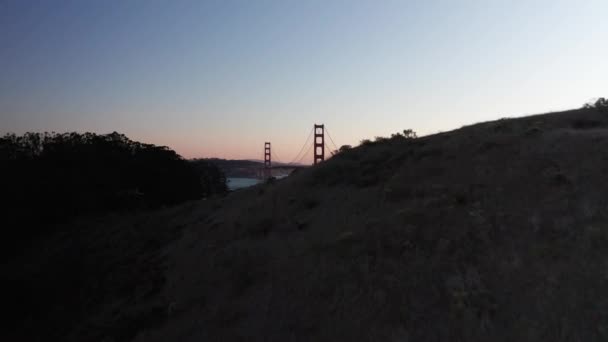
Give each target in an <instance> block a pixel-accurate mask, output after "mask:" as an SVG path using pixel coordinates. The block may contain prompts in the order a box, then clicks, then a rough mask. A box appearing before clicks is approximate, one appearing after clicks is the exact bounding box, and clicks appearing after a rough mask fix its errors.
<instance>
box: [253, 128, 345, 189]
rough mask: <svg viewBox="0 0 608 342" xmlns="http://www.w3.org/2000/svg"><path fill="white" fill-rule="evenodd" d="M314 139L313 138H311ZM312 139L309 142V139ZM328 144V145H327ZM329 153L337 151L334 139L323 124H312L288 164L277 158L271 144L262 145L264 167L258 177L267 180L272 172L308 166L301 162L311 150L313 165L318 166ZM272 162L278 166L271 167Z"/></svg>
mask: <svg viewBox="0 0 608 342" xmlns="http://www.w3.org/2000/svg"><path fill="white" fill-rule="evenodd" d="M326 134H327V137H328V138H329V141H326V140H325V135H326ZM313 137H314V138H313ZM311 138H313V140H312V141H311V140H310V139H311ZM328 142H329V144H330V145H328ZM326 149H327V151H329V153H330V155H332V154H334V153H335V152H336V151H337V150H338V146H337V145H336V143H335V142H334V139H333V138H332V137H331V135H330V134H329V131H328V130H327V127H325V125H324V124H320V125H317V124H314V126H313V128H312V129H311V130H310V132H309V134H308V137H307V138H306V141H305V142H304V144H303V145H302V148H300V152H298V154H296V156H295V157H293V158H292V159H291V161H290V162H285V161H284V160H283V161H282V160H281V159H279V158H277V155H276V152H275V151H273V150H272V145H271V142H269V141H267V142H265V143H264V167H263V168H261V169H260V171H259V173H258V177H260V178H263V179H268V178H271V177H272V170H276V169H282V170H294V169H298V168H304V167H308V165H302V161H303V160H304V159H305V158H306V156H308V155H309V153H310V152H311V150H312V153H313V159H312V160H313V165H316V164H319V163H321V162H323V161H324V160H325V156H326V154H325V151H326ZM273 160H274V161H276V162H277V163H278V164H276V165H273Z"/></svg>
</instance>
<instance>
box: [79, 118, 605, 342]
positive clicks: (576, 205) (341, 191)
mask: <svg viewBox="0 0 608 342" xmlns="http://www.w3.org/2000/svg"><path fill="white" fill-rule="evenodd" d="M607 171H608V114H607V113H605V112H604V111H602V110H599V109H596V108H586V109H581V110H575V111H568V112H562V113H554V114H547V115H538V116H530V117H525V118H519V119H502V120H498V121H493V122H487V123H481V124H476V125H472V126H467V127H463V128H461V129H459V130H455V131H452V132H447V133H441V134H437V135H433V136H427V137H423V138H417V139H413V138H412V139H407V138H403V137H399V136H395V137H393V138H389V139H381V140H379V141H378V142H367V143H366V144H364V145H362V146H360V147H358V148H353V149H350V150H347V151H344V152H342V153H339V154H338V155H336V156H335V157H334V158H332V159H331V160H329V161H327V162H325V163H323V164H321V165H319V166H318V167H314V168H311V169H306V170H299V171H298V172H297V173H296V174H294V175H293V176H291V177H289V178H287V179H285V180H282V181H278V182H276V183H274V184H267V185H260V186H257V187H254V188H250V189H247V190H244V191H239V192H236V193H232V194H230V195H228V196H226V197H224V198H219V199H216V200H214V201H200V202H195V203H192V204H189V206H187V207H181V208H178V209H175V210H174V211H164V212H162V213H159V214H153V215H151V216H150V217H149V218H146V219H147V220H149V221H151V222H155V223H154V226H156V227H162V226H163V222H164V223H167V222H173V221H171V220H177V221H179V222H180V223H179V227H181V228H179V229H178V230H180V231H181V236H180V237H179V238H178V239H176V240H171V241H173V242H170V243H169V242H167V243H164V241H163V242H159V246H157V249H158V250H161V249H160V248H161V247H162V252H158V253H159V254H158V255H161V256H162V258H160V259H159V260H156V259H153V260H151V261H150V262H152V263H161V261H162V265H164V266H163V268H162V269H161V270H162V273H161V275H162V286H161V287H160V288H159V289H157V290H150V294H149V296H144V295H142V296H139V297H138V296H135V295H130V296H131V297H128V298H131V301H127V302H124V303H118V304H116V308H115V310H116V315H117V316H116V317H118V316H119V315H120V314H122V313H125V312H129V310H133V308H150V312H157V313H158V317H157V318H155V319H157V320H155V321H154V324H140V325H135V326H136V327H137V330H139V333H138V334H137V336H136V338H135V340H136V341H338V340H339V341H408V340H410V341H540V340H544V341H605V340H608V295H606V291H607V290H608V268H607V266H608V211H607V209H608V196H606V194H607V193H608V178H607V177H606V176H605V175H606V174H607ZM163 215H164V216H163ZM171 215H176V216H175V217H173V216H171ZM157 217H165V218H166V219H165V220H164V221H163V220H158V219H157ZM171 217H173V218H171ZM139 220H143V218H139ZM167 229H174V230H175V229H177V228H175V223H171V224H168V223H167ZM169 240H170V239H167V241H169ZM134 265H138V264H134ZM134 267H135V266H134ZM139 270H140V269H139V268H137V269H133V272H139ZM132 285H133V286H135V285H137V284H132ZM131 290H132V289H131ZM142 310H144V309H142ZM154 310H156V311H154ZM102 312H103V313H104V314H105V315H106V316H102V318H103V319H105V320H106V321H104V324H106V325H110V326H112V327H115V326H116V325H119V324H127V325H128V326H132V325H129V321H126V322H127V323H124V322H123V321H120V319H118V318H115V319H114V320H111V319H110V318H108V317H114V316H111V315H110V314H109V313H107V312H108V311H107V310H106V311H102ZM145 312H146V311H145V310H144V311H142V312H140V316H141V317H147V316H146V315H145ZM137 317H139V316H137ZM121 322H122V323H121ZM161 322H162V323H161ZM76 328H78V329H80V330H78V329H74V330H73V332H72V333H73V334H77V333H78V331H82V329H83V326H77V327H76ZM131 330H133V328H131ZM90 331H91V330H89V332H90ZM94 331H97V332H98V333H99V335H97V336H96V337H104V336H105V337H106V338H107V339H106V340H107V341H112V340H117V341H118V340H128V339H129V338H130V337H132V336H134V335H135V333H132V334H127V335H124V334H123V335H120V334H116V333H115V330H112V329H111V328H110V327H108V328H107V329H106V330H104V329H101V328H99V329H98V330H94ZM70 336H77V335H70ZM74 340H85V339H83V338H80V339H79V338H75V337H74ZM96 340H100V339H96Z"/></svg>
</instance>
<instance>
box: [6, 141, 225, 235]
mask: <svg viewBox="0 0 608 342" xmlns="http://www.w3.org/2000/svg"><path fill="white" fill-rule="evenodd" d="M0 163H1V168H0V187H1V188H2V197H3V201H2V202H3V203H4V205H3V206H4V207H3V208H2V209H3V210H2V211H5V214H4V215H3V216H4V222H6V223H8V224H9V226H12V228H14V229H12V230H16V231H17V232H16V233H19V232H20V233H19V234H18V235H23V236H31V235H32V233H34V234H35V233H41V232H42V231H41V230H48V229H50V228H49V227H48V225H42V224H41V223H54V222H59V221H63V220H66V219H68V218H71V217H74V216H77V215H82V214H90V213H100V212H107V211H117V210H131V209H134V208H153V207H158V206H162V205H170V204H176V203H179V202H183V201H186V200H192V199H197V198H201V197H204V196H208V195H211V194H214V193H220V192H224V191H226V184H225V177H224V176H223V174H222V172H221V171H220V170H219V169H218V168H217V167H216V166H215V165H213V164H211V163H203V162H200V161H198V162H196V163H192V162H189V161H187V160H185V159H183V158H182V157H180V156H179V155H178V154H177V153H176V152H174V151H172V150H170V149H169V148H167V147H161V146H155V145H150V144H143V143H139V142H136V141H132V140H130V139H128V138H127V137H126V136H124V135H122V134H119V133H111V134H107V135H98V134H93V133H84V134H79V133H64V134H56V133H26V134H24V135H21V136H18V135H14V134H7V135H5V136H3V137H1V138H0ZM33 224H38V225H37V226H36V225H33ZM33 227H37V228H33ZM32 230H34V231H32ZM36 230H39V231H36Z"/></svg>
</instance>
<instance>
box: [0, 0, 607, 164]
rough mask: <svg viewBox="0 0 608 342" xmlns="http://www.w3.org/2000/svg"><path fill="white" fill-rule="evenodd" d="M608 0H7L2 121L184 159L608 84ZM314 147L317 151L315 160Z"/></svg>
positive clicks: (481, 116) (364, 132)
mask: <svg viewBox="0 0 608 342" xmlns="http://www.w3.org/2000/svg"><path fill="white" fill-rule="evenodd" d="M606 13H608V1H606V0H588V1H585V0H578V1H574V0H573V1H564V0H509V1H507V0H504V1H498V0H462V1H456V0H453V1H435V0H425V1H405V0H403V1H381V0H370V1H355V0H344V1H330V0H320V1H315V0H310V1H309V0H298V1H295V0H293V1H292V0H281V1H265V0H243V1H231V0H223V1H203V0H196V1H178V0H172V1H156V0H119V1H110V0H98V1H87V0H40V1H33V0H32V1H28V0H16V1H13V0H0V67H1V71H0V133H1V134H4V133H7V132H15V133H18V134H21V133H24V132H27V131H56V132H65V131H80V132H85V131H90V132H97V133H109V132H113V131H118V132H121V133H124V134H126V135H127V136H128V137H130V138H131V139H134V140H138V141H142V142H147V143H153V144H157V145H166V146H169V147H171V148H172V149H174V150H176V151H177V152H178V153H180V154H181V155H182V156H184V157H186V158H195V157H219V158H230V159H263V147H264V142H266V141H270V142H272V147H273V154H274V155H275V159H277V158H278V159H280V160H281V161H284V162H290V161H292V158H294V157H295V156H296V154H297V153H298V152H299V151H300V149H301V147H302V146H303V144H304V142H305V140H306V138H307V136H308V134H309V132H310V131H311V129H312V126H313V124H315V123H318V124H321V123H323V124H325V126H326V128H327V131H328V132H329V133H330V134H331V137H332V139H333V140H334V141H335V143H336V144H337V145H338V146H340V145H344V144H350V145H357V144H358V143H359V142H360V141H361V140H362V139H366V138H371V139H373V138H374V137H376V136H388V135H390V134H391V133H395V132H399V131H402V130H403V129H406V128H411V129H413V130H415V131H416V132H418V134H419V135H426V134H433V133H437V132H440V131H446V130H451V129H456V128H459V127H461V126H463V125H467V124H472V123H475V122H480V121H487V120H493V119H498V118H503V117H517V116H522V115H527V114H536V113H544V112H550V111H558V110H564V109H571V108H577V107H580V106H582V105H583V104H584V103H585V102H587V101H589V100H590V99H592V98H596V97H600V96H604V97H606V96H608V44H606V40H607V39H608V20H606ZM311 159H312V155H310V158H309V157H308V156H307V157H305V158H304V159H303V162H310V161H311Z"/></svg>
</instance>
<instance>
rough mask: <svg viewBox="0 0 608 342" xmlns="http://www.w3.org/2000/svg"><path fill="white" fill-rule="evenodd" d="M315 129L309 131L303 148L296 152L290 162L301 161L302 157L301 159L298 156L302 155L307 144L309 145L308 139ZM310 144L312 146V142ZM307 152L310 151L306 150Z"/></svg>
mask: <svg viewBox="0 0 608 342" xmlns="http://www.w3.org/2000/svg"><path fill="white" fill-rule="evenodd" d="M313 131H314V129H311V130H310V132H309V133H308V137H307V138H306V141H305V142H304V145H302V148H300V152H298V154H296V156H295V157H294V158H293V160H292V161H291V162H289V164H295V163H299V162H300V161H301V160H302V158H300V159H298V158H299V157H300V155H301V154H302V152H303V151H304V149H305V148H306V145H308V141H309V140H310V138H311V137H312V133H313ZM310 146H312V144H311V145H310ZM306 153H308V152H306ZM306 153H304V155H302V157H303V156H306ZM296 160H297V161H296Z"/></svg>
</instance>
